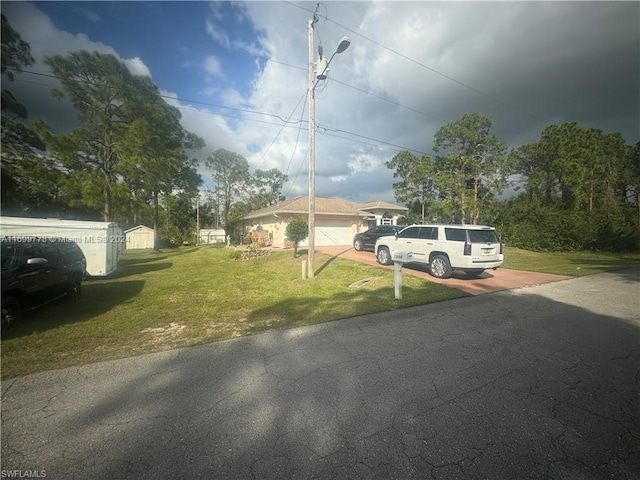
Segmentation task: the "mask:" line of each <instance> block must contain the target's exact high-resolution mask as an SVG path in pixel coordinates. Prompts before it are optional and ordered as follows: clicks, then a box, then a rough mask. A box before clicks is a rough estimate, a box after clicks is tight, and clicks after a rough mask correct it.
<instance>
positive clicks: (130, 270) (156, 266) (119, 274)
mask: <svg viewBox="0 0 640 480" xmlns="http://www.w3.org/2000/svg"><path fill="white" fill-rule="evenodd" d="M171 266H173V263H172V262H162V263H142V264H140V265H139V264H137V263H134V264H131V265H119V266H118V268H117V269H116V271H115V272H113V273H112V274H111V275H108V276H107V277H91V280H97V281H100V280H101V279H104V280H114V279H117V278H124V277H129V276H131V275H142V274H144V273H149V272H157V271H159V270H165V269H167V268H170V267H171Z"/></svg>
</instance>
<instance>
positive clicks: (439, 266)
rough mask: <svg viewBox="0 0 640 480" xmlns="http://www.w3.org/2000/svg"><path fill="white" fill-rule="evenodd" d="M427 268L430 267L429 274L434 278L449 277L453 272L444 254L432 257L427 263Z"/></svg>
mask: <svg viewBox="0 0 640 480" xmlns="http://www.w3.org/2000/svg"><path fill="white" fill-rule="evenodd" d="M429 268H430V269H431V275H433V276H434V277H436V278H449V277H450V276H451V274H452V273H453V271H452V270H451V264H450V263H449V259H447V257H445V256H444V255H436V256H435V257H433V258H432V259H431V263H429Z"/></svg>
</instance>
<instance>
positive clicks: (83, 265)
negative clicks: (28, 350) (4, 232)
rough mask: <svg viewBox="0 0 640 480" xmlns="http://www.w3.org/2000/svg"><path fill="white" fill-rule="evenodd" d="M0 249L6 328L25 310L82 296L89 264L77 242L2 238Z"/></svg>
mask: <svg viewBox="0 0 640 480" xmlns="http://www.w3.org/2000/svg"><path fill="white" fill-rule="evenodd" d="M0 248H1V251H2V327H3V328H5V327H8V326H9V325H10V324H11V323H12V322H14V321H15V320H17V319H18V318H19V317H20V314H21V312H22V311H23V310H29V309H35V308H38V307H41V306H43V305H45V304H47V303H49V302H52V301H54V300H57V299H58V298H61V297H64V296H69V297H71V298H74V299H75V298H77V296H78V295H79V294H80V289H81V286H82V280H83V279H84V276H85V273H86V269H87V261H86V259H85V256H84V254H83V253H82V250H80V247H78V245H77V244H76V243H75V242H73V241H71V240H68V239H65V238H58V237H18V236H14V237H0Z"/></svg>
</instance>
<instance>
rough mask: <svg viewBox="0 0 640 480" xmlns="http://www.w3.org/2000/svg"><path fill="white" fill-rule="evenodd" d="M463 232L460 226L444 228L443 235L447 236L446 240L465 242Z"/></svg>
mask: <svg viewBox="0 0 640 480" xmlns="http://www.w3.org/2000/svg"><path fill="white" fill-rule="evenodd" d="M465 232H466V230H464V229H462V228H445V229H444V236H445V237H447V240H451V241H453V242H466V241H467V235H466V234H465Z"/></svg>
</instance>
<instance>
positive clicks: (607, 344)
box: [1, 269, 640, 480]
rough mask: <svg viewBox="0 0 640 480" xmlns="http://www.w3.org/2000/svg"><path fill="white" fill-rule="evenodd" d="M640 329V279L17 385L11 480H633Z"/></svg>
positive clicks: (8, 436) (9, 410)
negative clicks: (36, 479)
mask: <svg viewBox="0 0 640 480" xmlns="http://www.w3.org/2000/svg"><path fill="white" fill-rule="evenodd" d="M639 312H640V272H639V270H638V269H636V270H633V271H627V272H619V273H611V274H600V275H593V276H589V277H583V278H577V279H572V280H567V281H562V282H556V283H553V284H551V285H539V286H535V287H526V288H521V289H517V290H509V291H503V292H498V293H493V294H489V295H481V296H477V297H467V298H462V299H457V300H453V301H449V302H440V303H437V304H432V305H427V306H421V307H415V308H411V309H406V310H397V311H394V312H388V313H384V314H378V315H368V316H363V317H358V318H353V319H347V320H342V321H338V322H331V323H326V324H322V325H314V326H310V327H304V328H298V329H293V330H284V331H272V332H268V333H265V334H261V335H255V336H252V337H245V338H240V339H235V340H230V341H227V342H220V343H215V344H211V345H201V346H198V347H192V348H185V349H180V350H173V351H169V352H162V353H157V354H152V355H144V356H140V357H135V358H127V359H123V360H117V361H112V362H105V363H99V364H95V365H87V366H84V367H79V368H69V369H65V370H60V371H53V372H45V373H41V374H36V375H30V376H27V377H23V378H18V379H14V380H9V381H3V382H2V452H1V453H2V469H3V477H5V476H6V475H5V474H4V472H7V471H10V472H13V471H20V472H22V473H23V474H24V472H26V471H28V472H33V471H37V472H43V471H44V472H45V473H46V478H47V479H65V480H72V479H79V480H80V479H94V480H103V479H104V480H112V479H118V480H126V479H136V480H137V479H142V478H149V479H189V480H192V479H236V478H237V479H290V478H291V479H311V478H317V479H352V478H354V479H355V478H381V479H402V480H403V479H411V478H416V479H474V480H475V479H491V480H502V479H505V480H506V479H508V480H512V479H522V478H527V479H580V480H596V479H604V478H619V479H637V478H640V452H639V445H640V420H639V416H640V401H639V397H638V392H639V391H640V374H639V372H640V325H639V324H640V320H639ZM30 476H31V477H33V476H34V475H30ZM40 476H41V477H42V475H40ZM20 478H26V476H25V475H23V476H22V477H20Z"/></svg>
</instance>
